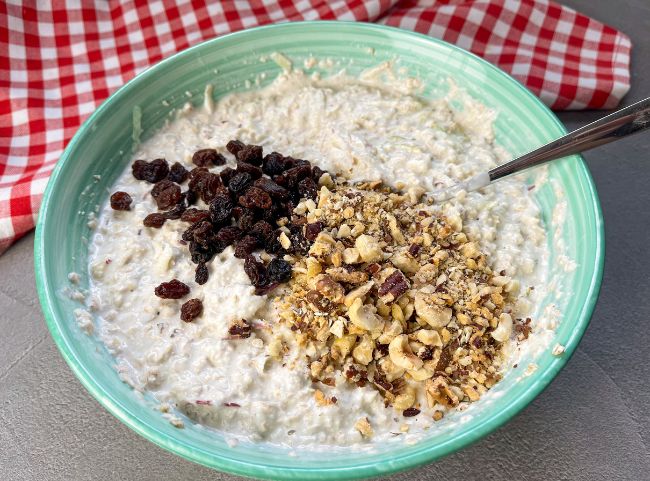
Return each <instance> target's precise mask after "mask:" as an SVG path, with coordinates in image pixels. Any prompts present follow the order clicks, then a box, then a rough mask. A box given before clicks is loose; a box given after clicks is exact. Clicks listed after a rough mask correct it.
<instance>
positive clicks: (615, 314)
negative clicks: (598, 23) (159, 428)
mask: <svg viewBox="0 0 650 481" xmlns="http://www.w3.org/2000/svg"><path fill="white" fill-rule="evenodd" d="M565 3H567V4H569V5H571V6H573V7H575V8H577V9H580V10H581V11H583V12H585V13H587V14H589V15H591V16H593V17H595V18H597V19H599V20H603V21H605V22H608V23H610V24H611V25H613V26H615V27H617V28H620V29H621V30H623V31H625V32H626V33H628V34H629V35H630V36H631V37H632V41H633V43H634V52H633V65H632V74H633V88H632V90H631V92H630V94H629V95H628V96H627V98H626V99H625V104H626V105H627V104H630V103H632V102H633V101H636V100H639V99H641V98H643V97H645V96H647V95H648V94H650V89H649V88H648V87H647V84H648V80H650V42H649V41H648V40H647V39H646V35H647V34H648V32H650V3H648V2H647V0H626V1H618V2H611V1H610V0H591V1H590V2H585V1H582V2H581V1H579V0H571V1H566V2H565ZM599 115H600V113H597V112H577V113H564V114H562V115H560V117H561V118H562V120H563V121H564V122H565V123H566V124H567V127H568V128H571V129H572V128H576V127H578V126H580V125H583V124H584V123H587V122H588V121H590V120H593V119H595V118H597V117H598V116H599ZM649 151H650V135H645V136H643V135H641V136H638V137H636V138H634V139H631V140H628V141H627V142H625V143H622V144H620V145H611V146H608V147H604V148H601V149H600V150H598V151H594V152H591V153H588V154H587V155H586V158H587V161H588V163H589V166H590V168H591V171H592V173H593V175H594V178H595V180H596V184H597V186H598V190H599V192H600V197H601V201H602V206H603V211H604V215H605V223H606V232H607V261H606V265H605V276H604V282H603V286H602V290H601V294H600V300H599V302H598V307H597V308H596V311H595V313H594V316H593V320H592V322H591V326H590V327H589V329H588V331H587V333H586V335H585V337H584V339H583V340H582V343H581V344H580V347H579V349H578V351H577V352H576V354H575V355H574V357H573V358H572V359H571V361H570V362H569V364H568V365H567V367H566V368H565V369H564V371H563V372H562V373H561V374H560V375H559V376H558V377H557V379H556V380H555V381H554V382H553V383H552V384H551V386H550V387H549V388H548V389H547V390H546V391H545V392H544V393H542V394H541V395H540V396H539V397H538V398H537V399H536V400H535V401H534V402H533V403H532V404H531V405H530V406H529V407H528V408H527V409H525V410H524V411H523V412H522V413H521V414H520V415H519V416H518V417H517V418H515V419H514V420H513V421H512V422H510V423H509V424H508V425H506V426H505V427H503V428H501V429H500V430H498V431H497V432H495V433H493V434H492V435H490V436H488V437H487V438H485V439H483V440H482V441H480V442H478V443H476V444H474V445H473V446H471V447H469V448H468V449H465V450H464V451H462V452H459V453H456V454H454V455H452V456H449V457H447V458H445V459H443V460H441V461H439V462H437V463H435V464H432V465H430V466H426V467H423V468H420V469H417V470H415V471H412V472H410V473H403V474H398V475H395V476H393V477H391V478H390V479H395V480H407V479H408V480H413V481H415V480H425V479H449V480H451V479H465V480H475V479H476V480H506V479H512V480H547V479H550V480H559V479H570V480H599V479H602V480H624V479H626V480H648V479H650V450H649V448H648V446H649V443H650V435H649V434H648V433H649V432H650V386H649V384H648V381H649V380H650V358H649V354H650V347H649V346H650V334H649V332H650V329H649V328H648V322H649V320H650V276H649V275H648V273H649V272H650V261H649V260H648V259H649V257H648V255H647V254H646V253H647V245H648V239H647V238H648V232H649V230H648V226H649V225H650V209H649V208H648V207H649V206H650V189H649V188H648V186H649V185H650V164H648V162H647V158H646V157H647V152H649ZM32 246H33V235H30V236H27V237H26V238H25V239H23V240H22V241H20V242H19V243H17V244H16V245H15V246H14V247H12V248H11V249H10V250H9V252H7V253H6V254H5V255H4V256H2V257H0V279H2V282H1V283H0V333H2V334H1V335H0V479H2V480H7V481H17V480H62V481H63V480H65V481H69V480H102V481H104V480H123V481H135V480H138V481H149V480H158V479H175V480H230V479H236V478H235V477H233V476H229V475H226V474H222V473H218V472H215V471H211V470H209V469H207V468H203V467H201V466H198V465H194V464H192V463H190V462H187V461H184V460H182V459H180V458H178V457H176V456H174V455H172V454H169V453H167V452H166V451H163V450H162V449H160V448H158V447H156V446H154V445H153V444H151V443H149V442H147V441H145V440H144V439H142V438H140V437H139V436H137V435H136V434H134V433H133V432H131V431H130V430H129V429H127V428H126V427H125V426H123V425H122V424H121V423H120V422H119V421H117V420H116V419H115V418H113V417H112V416H111V415H110V414H108V413H107V412H106V411H104V410H103V409H102V408H101V407H100V406H99V404H98V403H97V402H96V401H95V400H94V399H92V398H91V397H90V395H89V394H87V393H86V391H85V390H84V389H83V387H82V386H81V385H80V384H79V382H78V381H77V380H76V379H75V378H74V376H73V375H72V373H71V371H70V370H69V369H68V368H67V366H66V364H65V363H64V361H63V359H62V358H61V357H60V355H59V354H58V352H57V350H56V348H55V346H54V344H53V342H52V340H51V338H50V336H49V334H48V332H47V329H46V328H45V324H44V322H43V318H42V315H41V313H40V309H39V306H38V301H37V299H36V292H35V287H34V275H33V267H32V261H33V256H32Z"/></svg>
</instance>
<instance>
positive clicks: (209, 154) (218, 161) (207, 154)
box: [192, 149, 226, 167]
mask: <svg viewBox="0 0 650 481" xmlns="http://www.w3.org/2000/svg"><path fill="white" fill-rule="evenodd" d="M192 162H194V164H195V165H198V166H199V167H208V166H210V165H217V166H219V165H224V164H225V163H226V158H225V157H224V156H223V155H221V154H220V153H219V152H217V151H216V150H214V149H201V150H197V151H196V152H194V155H192Z"/></svg>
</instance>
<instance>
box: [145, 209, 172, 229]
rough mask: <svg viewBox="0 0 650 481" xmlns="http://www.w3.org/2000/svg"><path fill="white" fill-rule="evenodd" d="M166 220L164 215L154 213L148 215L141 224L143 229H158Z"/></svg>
mask: <svg viewBox="0 0 650 481" xmlns="http://www.w3.org/2000/svg"><path fill="white" fill-rule="evenodd" d="M166 220H167V218H166V217H165V216H164V214H159V213H158V212H154V213H153V214H149V215H148V216H147V217H145V218H144V220H143V221H142V223H143V224H144V226H145V227H154V228H156V229H160V228H161V227H162V226H163V224H164V223H165V221H166Z"/></svg>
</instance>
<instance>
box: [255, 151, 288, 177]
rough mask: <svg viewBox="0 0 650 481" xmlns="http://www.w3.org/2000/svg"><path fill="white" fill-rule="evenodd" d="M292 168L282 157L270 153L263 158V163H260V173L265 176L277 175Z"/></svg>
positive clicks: (275, 153)
mask: <svg viewBox="0 0 650 481" xmlns="http://www.w3.org/2000/svg"><path fill="white" fill-rule="evenodd" d="M290 167H292V165H289V163H288V162H287V161H286V159H285V157H284V155H282V154H279V153H277V152H271V153H270V154H267V155H266V156H264V161H263V162H262V171H263V172H264V173H265V174H266V175H271V176H273V175H279V174H281V173H282V172H284V171H285V170H287V169H288V168H290Z"/></svg>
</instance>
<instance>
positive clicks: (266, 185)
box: [253, 177, 289, 200]
mask: <svg viewBox="0 0 650 481" xmlns="http://www.w3.org/2000/svg"><path fill="white" fill-rule="evenodd" d="M253 186H255V187H257V188H259V189H262V190H263V191H264V192H266V193H267V194H269V195H270V196H271V197H273V198H274V199H280V200H287V199H288V198H289V191H288V190H287V189H285V188H284V187H282V186H281V185H278V184H276V183H275V182H273V181H272V180H271V179H269V178H267V177H262V178H261V179H257V180H256V181H255V182H253Z"/></svg>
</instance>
